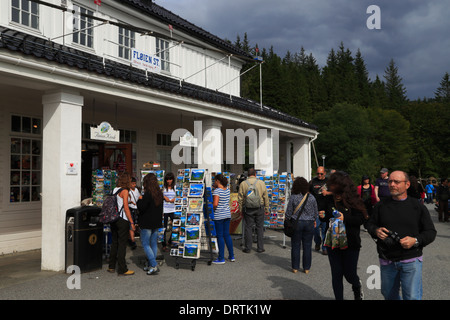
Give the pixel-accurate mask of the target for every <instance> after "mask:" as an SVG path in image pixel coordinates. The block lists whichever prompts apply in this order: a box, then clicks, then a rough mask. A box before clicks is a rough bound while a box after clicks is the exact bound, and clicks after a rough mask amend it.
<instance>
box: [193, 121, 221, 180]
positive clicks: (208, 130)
mask: <svg viewBox="0 0 450 320" xmlns="http://www.w3.org/2000/svg"><path fill="white" fill-rule="evenodd" d="M196 127H197V128H198V129H196V130H199V129H200V127H199V126H196ZM221 128H222V121H220V120H216V119H208V120H204V121H201V139H199V141H198V148H197V152H198V155H197V158H198V167H199V168H200V169H207V170H208V174H207V176H206V183H207V185H211V172H222V163H223V138H222V131H221ZM196 136H199V133H197V132H196Z"/></svg>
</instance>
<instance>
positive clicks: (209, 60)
mask: <svg viewBox="0 0 450 320" xmlns="http://www.w3.org/2000/svg"><path fill="white" fill-rule="evenodd" d="M47 1H48V2H50V3H53V4H55V5H60V4H61V2H60V1H56V0H54V1H51V0H47ZM67 4H68V8H73V5H74V4H75V5H78V6H82V7H85V8H86V9H89V10H92V11H93V12H94V15H95V16H96V17H99V18H102V19H106V20H111V21H114V22H121V23H127V24H130V25H132V26H139V27H141V28H144V29H148V30H154V31H156V32H160V33H163V34H166V35H169V29H168V26H167V25H165V24H162V23H160V22H158V21H156V20H154V19H151V18H150V17H149V16H147V15H145V14H143V13H141V12H139V11H137V10H135V9H130V8H128V7H126V6H123V5H121V4H120V3H119V2H117V1H114V2H103V3H102V5H101V6H100V7H99V6H97V5H95V4H94V1H93V0H92V1H91V0H90V1H87V0H80V1H70V0H68V1H67ZM0 6H1V8H2V10H1V11H0V25H2V26H6V27H8V28H12V29H17V30H20V31H22V32H26V33H30V34H33V35H36V36H39V37H44V38H46V39H51V40H52V41H54V42H56V43H59V44H64V45H67V46H71V47H74V48H76V49H79V50H83V51H86V52H89V53H92V54H96V55H98V56H100V57H104V58H106V59H111V60H115V61H118V62H121V63H124V64H130V61H128V60H125V59H122V58H119V57H118V45H117V43H118V41H119V40H118V32H119V27H118V26H115V25H110V24H106V25H100V23H101V22H100V21H96V20H94V25H98V26H97V27H95V28H93V29H92V30H93V35H94V47H93V48H88V47H85V46H82V45H79V44H77V43H73V42H72V37H73V36H72V35H69V34H70V33H71V32H72V30H73V27H72V21H73V15H72V14H71V13H69V12H65V13H63V12H62V11H61V10H58V9H53V8H50V7H48V6H44V5H40V6H39V13H40V21H39V22H40V23H39V30H35V29H32V28H28V27H24V26H22V25H20V24H17V23H14V22H12V21H11V0H0ZM64 34H67V36H65V37H61V36H62V35H64ZM173 34H174V37H175V38H174V39H176V40H178V39H182V40H189V41H190V43H192V42H196V43H197V44H198V45H200V46H201V47H203V46H205V47H208V45H207V44H202V42H201V41H199V40H196V39H194V38H191V37H190V36H188V35H186V34H183V33H181V32H180V31H178V30H177V29H176V27H174V32H173ZM135 39H136V49H139V50H141V51H144V52H148V53H149V54H155V53H156V40H155V37H153V36H149V35H144V36H143V35H140V34H139V33H136V36H135ZM177 43H178V42H177V41H172V42H171V44H170V46H173V45H176V44H177ZM224 57H225V59H224V60H223V61H220V62H217V61H219V60H221V59H223V58H224ZM170 61H171V62H173V64H171V67H170V73H167V72H163V74H164V75H165V76H169V77H173V78H176V79H179V80H180V79H181V80H183V79H186V80H185V81H186V82H189V83H193V84H196V85H199V86H204V87H207V88H208V89H213V90H216V89H218V88H220V87H222V86H224V85H225V84H227V83H229V84H227V85H226V86H224V87H223V88H222V89H221V90H220V91H221V92H224V93H227V94H232V95H234V96H239V95H240V81H239V78H238V76H239V73H240V70H241V68H242V61H240V60H238V59H236V58H234V57H232V58H231V59H230V60H229V59H228V58H226V53H220V52H217V51H216V50H214V51H213V50H205V49H202V48H200V47H196V46H191V45H186V44H182V45H178V46H174V47H173V48H171V49H170ZM211 65H212V66H211ZM210 66H211V67H210ZM194 74H195V75H194ZM233 79H235V80H234V81H232V82H230V81H231V80H233Z"/></svg>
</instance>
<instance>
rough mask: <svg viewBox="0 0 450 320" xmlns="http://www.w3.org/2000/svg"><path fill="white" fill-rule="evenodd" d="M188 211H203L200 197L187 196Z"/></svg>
mask: <svg viewBox="0 0 450 320" xmlns="http://www.w3.org/2000/svg"><path fill="white" fill-rule="evenodd" d="M188 209H189V211H190V212H192V211H203V199H202V198H189V208H188Z"/></svg>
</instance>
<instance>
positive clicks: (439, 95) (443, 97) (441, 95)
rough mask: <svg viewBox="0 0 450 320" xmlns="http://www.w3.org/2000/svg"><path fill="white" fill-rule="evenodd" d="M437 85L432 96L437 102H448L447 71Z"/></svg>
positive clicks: (448, 81)
mask: <svg viewBox="0 0 450 320" xmlns="http://www.w3.org/2000/svg"><path fill="white" fill-rule="evenodd" d="M439 85H440V86H439V88H437V90H436V92H435V93H434V98H435V99H436V101H438V102H443V103H450V75H449V74H448V72H446V73H445V75H444V77H443V78H442V80H441V82H440V84H439Z"/></svg>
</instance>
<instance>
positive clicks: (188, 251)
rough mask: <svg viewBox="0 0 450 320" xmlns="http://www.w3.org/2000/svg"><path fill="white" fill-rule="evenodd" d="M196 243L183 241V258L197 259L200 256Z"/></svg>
mask: <svg viewBox="0 0 450 320" xmlns="http://www.w3.org/2000/svg"><path fill="white" fill-rule="evenodd" d="M199 246H200V245H199V244H198V243H185V244H184V253H183V258H191V259H197V258H199V257H200V248H199Z"/></svg>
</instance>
